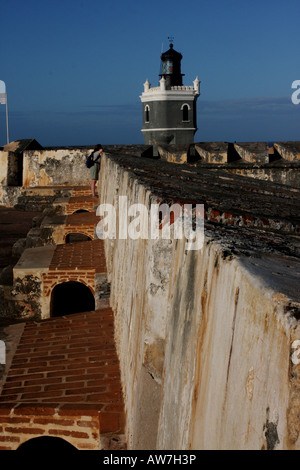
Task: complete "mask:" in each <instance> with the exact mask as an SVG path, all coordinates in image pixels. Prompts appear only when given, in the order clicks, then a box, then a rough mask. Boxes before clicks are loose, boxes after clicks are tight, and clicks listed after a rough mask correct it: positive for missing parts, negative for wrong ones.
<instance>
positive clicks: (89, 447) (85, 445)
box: [76, 442, 98, 450]
mask: <svg viewBox="0 0 300 470" xmlns="http://www.w3.org/2000/svg"><path fill="white" fill-rule="evenodd" d="M76 447H77V448H78V449H79V450H80V449H82V450H92V449H95V445H93V444H89V443H87V442H79V443H78V444H77V446H76ZM97 450H98V447H97Z"/></svg>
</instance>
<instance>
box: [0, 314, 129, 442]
mask: <svg viewBox="0 0 300 470" xmlns="http://www.w3.org/2000/svg"><path fill="white" fill-rule="evenodd" d="M123 425H124V410H123V401H122V390H121V382H120V372H119V362H118V357H117V354H116V349H115V342H114V325H113V312H112V310H111V309H110V308H106V309H101V310H96V311H94V312H86V313H79V314H73V315H68V316H65V317H59V318H51V319H49V320H44V321H41V322H28V323H26V325H25V329H24V332H23V335H22V337H21V340H20V343H19V345H18V347H17V350H16V353H15V355H14V358H13V361H12V365H11V367H10V370H9V373H8V376H7V380H6V383H5V384H4V387H3V391H2V395H1V397H0V431H1V436H0V449H16V448H17V447H18V446H19V445H20V444H21V443H22V442H25V441H26V440H28V439H30V438H33V437H37V436H43V435H48V436H57V437H62V438H64V439H66V440H67V441H68V442H70V443H71V444H73V445H74V446H76V447H77V448H78V449H99V448H100V447H102V448H113V447H116V446H119V448H124V442H123ZM112 442H113V444H112Z"/></svg>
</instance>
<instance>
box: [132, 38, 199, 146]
mask: <svg viewBox="0 0 300 470" xmlns="http://www.w3.org/2000/svg"><path fill="white" fill-rule="evenodd" d="M181 59H182V55H181V54H180V52H177V51H175V49H174V46H173V44H172V43H170V46H169V50H167V51H166V52H164V53H162V54H161V70H160V72H161V73H160V74H159V77H160V79H159V86H157V87H151V84H150V83H149V81H148V80H146V82H145V83H144V92H143V93H142V95H141V96H140V99H141V102H142V106H143V128H142V133H143V136H144V142H145V144H146V145H153V147H154V148H157V145H159V144H161V145H169V144H192V143H193V142H194V134H195V132H196V131H197V122H196V121H197V120H196V101H197V98H198V96H199V95H200V81H199V80H198V77H197V78H196V79H195V80H194V82H193V85H192V86H184V85H183V80H182V77H183V76H184V75H183V74H182V73H181Z"/></svg>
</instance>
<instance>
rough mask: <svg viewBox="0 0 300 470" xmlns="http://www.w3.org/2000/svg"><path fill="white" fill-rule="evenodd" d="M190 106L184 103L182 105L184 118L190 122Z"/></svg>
mask: <svg viewBox="0 0 300 470" xmlns="http://www.w3.org/2000/svg"><path fill="white" fill-rule="evenodd" d="M190 109H191V108H190V106H189V105H188V104H186V103H185V104H183V105H182V106H181V111H182V120H183V121H186V122H188V121H189V110H190Z"/></svg>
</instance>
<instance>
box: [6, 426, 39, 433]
mask: <svg viewBox="0 0 300 470" xmlns="http://www.w3.org/2000/svg"><path fill="white" fill-rule="evenodd" d="M5 431H6V432H12V433H16V434H44V432H45V430H44V429H41V428H30V427H28V428H24V427H22V428H11V427H7V428H6V429H5Z"/></svg>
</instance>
